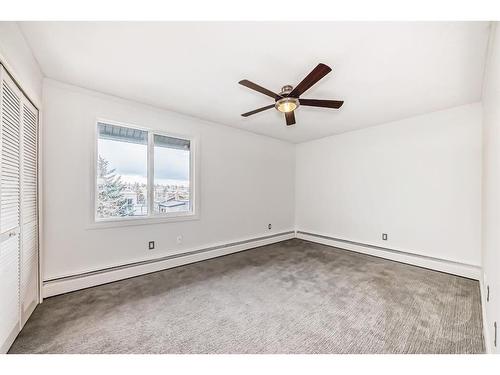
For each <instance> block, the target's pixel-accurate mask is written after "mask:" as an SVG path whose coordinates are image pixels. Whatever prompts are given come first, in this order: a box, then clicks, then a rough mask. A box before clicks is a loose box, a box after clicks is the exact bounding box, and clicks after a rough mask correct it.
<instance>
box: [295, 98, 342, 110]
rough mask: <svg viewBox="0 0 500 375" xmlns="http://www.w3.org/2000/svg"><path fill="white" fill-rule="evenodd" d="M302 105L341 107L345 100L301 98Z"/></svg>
mask: <svg viewBox="0 0 500 375" xmlns="http://www.w3.org/2000/svg"><path fill="white" fill-rule="evenodd" d="M299 102H300V105H307V106H310V107H325V108H336V109H338V108H340V107H342V104H344V102H343V101H342V100H321V99H299Z"/></svg>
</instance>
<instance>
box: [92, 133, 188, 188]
mask: <svg viewBox="0 0 500 375" xmlns="http://www.w3.org/2000/svg"><path fill="white" fill-rule="evenodd" d="M99 155H100V156H101V157H103V158H104V159H106V160H108V161H109V163H110V168H115V169H116V172H117V173H118V174H120V175H121V176H122V180H123V181H126V182H141V183H146V181H147V160H148V157H147V146H146V145H139V144H135V143H125V142H118V141H112V140H107V139H99ZM154 157H155V183H160V184H169V183H170V184H183V185H184V184H188V181H189V151H184V150H176V149H171V148H166V147H155V156H154Z"/></svg>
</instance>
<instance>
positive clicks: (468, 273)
mask: <svg viewBox="0 0 500 375" xmlns="http://www.w3.org/2000/svg"><path fill="white" fill-rule="evenodd" d="M296 237H297V238H299V239H302V240H306V241H311V242H316V243H320V244H323V245H328V246H332V247H337V248H340V249H345V250H350V251H355V252H358V253H363V254H368V255H373V256H376V257H380V258H384V259H389V260H394V261H397V262H401V263H406V264H411V265H414V266H419V267H424V268H428V269H431V270H434V271H441V272H446V273H450V274H453V275H458V276H463V277H468V278H470V279H474V280H480V278H481V267H478V266H475V265H471V264H465V263H458V262H453V261H450V260H445V259H439V258H432V257H427V256H423V255H418V254H413V253H409V252H405V251H401V250H394V249H386V248H382V247H380V246H374V245H369V244H361V243H357V242H354V241H350V240H345V239H339V238H334V237H330V236H327V235H323V234H318V233H310V232H303V231H300V230H299V231H297V235H296Z"/></svg>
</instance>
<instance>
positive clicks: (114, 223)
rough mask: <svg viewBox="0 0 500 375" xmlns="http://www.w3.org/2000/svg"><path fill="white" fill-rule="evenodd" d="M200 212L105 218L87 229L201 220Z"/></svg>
mask: <svg viewBox="0 0 500 375" xmlns="http://www.w3.org/2000/svg"><path fill="white" fill-rule="evenodd" d="M199 219H200V215H199V214H193V213H187V214H177V215H169V216H152V217H151V216H149V217H129V218H117V219H104V220H100V221H94V222H92V223H90V224H89V225H88V227H87V229H90V230H92V229H105V228H120V227H129V226H136V225H152V224H162V223H175V222H179V221H190V220H199Z"/></svg>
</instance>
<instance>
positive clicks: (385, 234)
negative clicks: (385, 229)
mask: <svg viewBox="0 0 500 375" xmlns="http://www.w3.org/2000/svg"><path fill="white" fill-rule="evenodd" d="M382 239H383V240H384V241H387V233H382Z"/></svg>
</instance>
